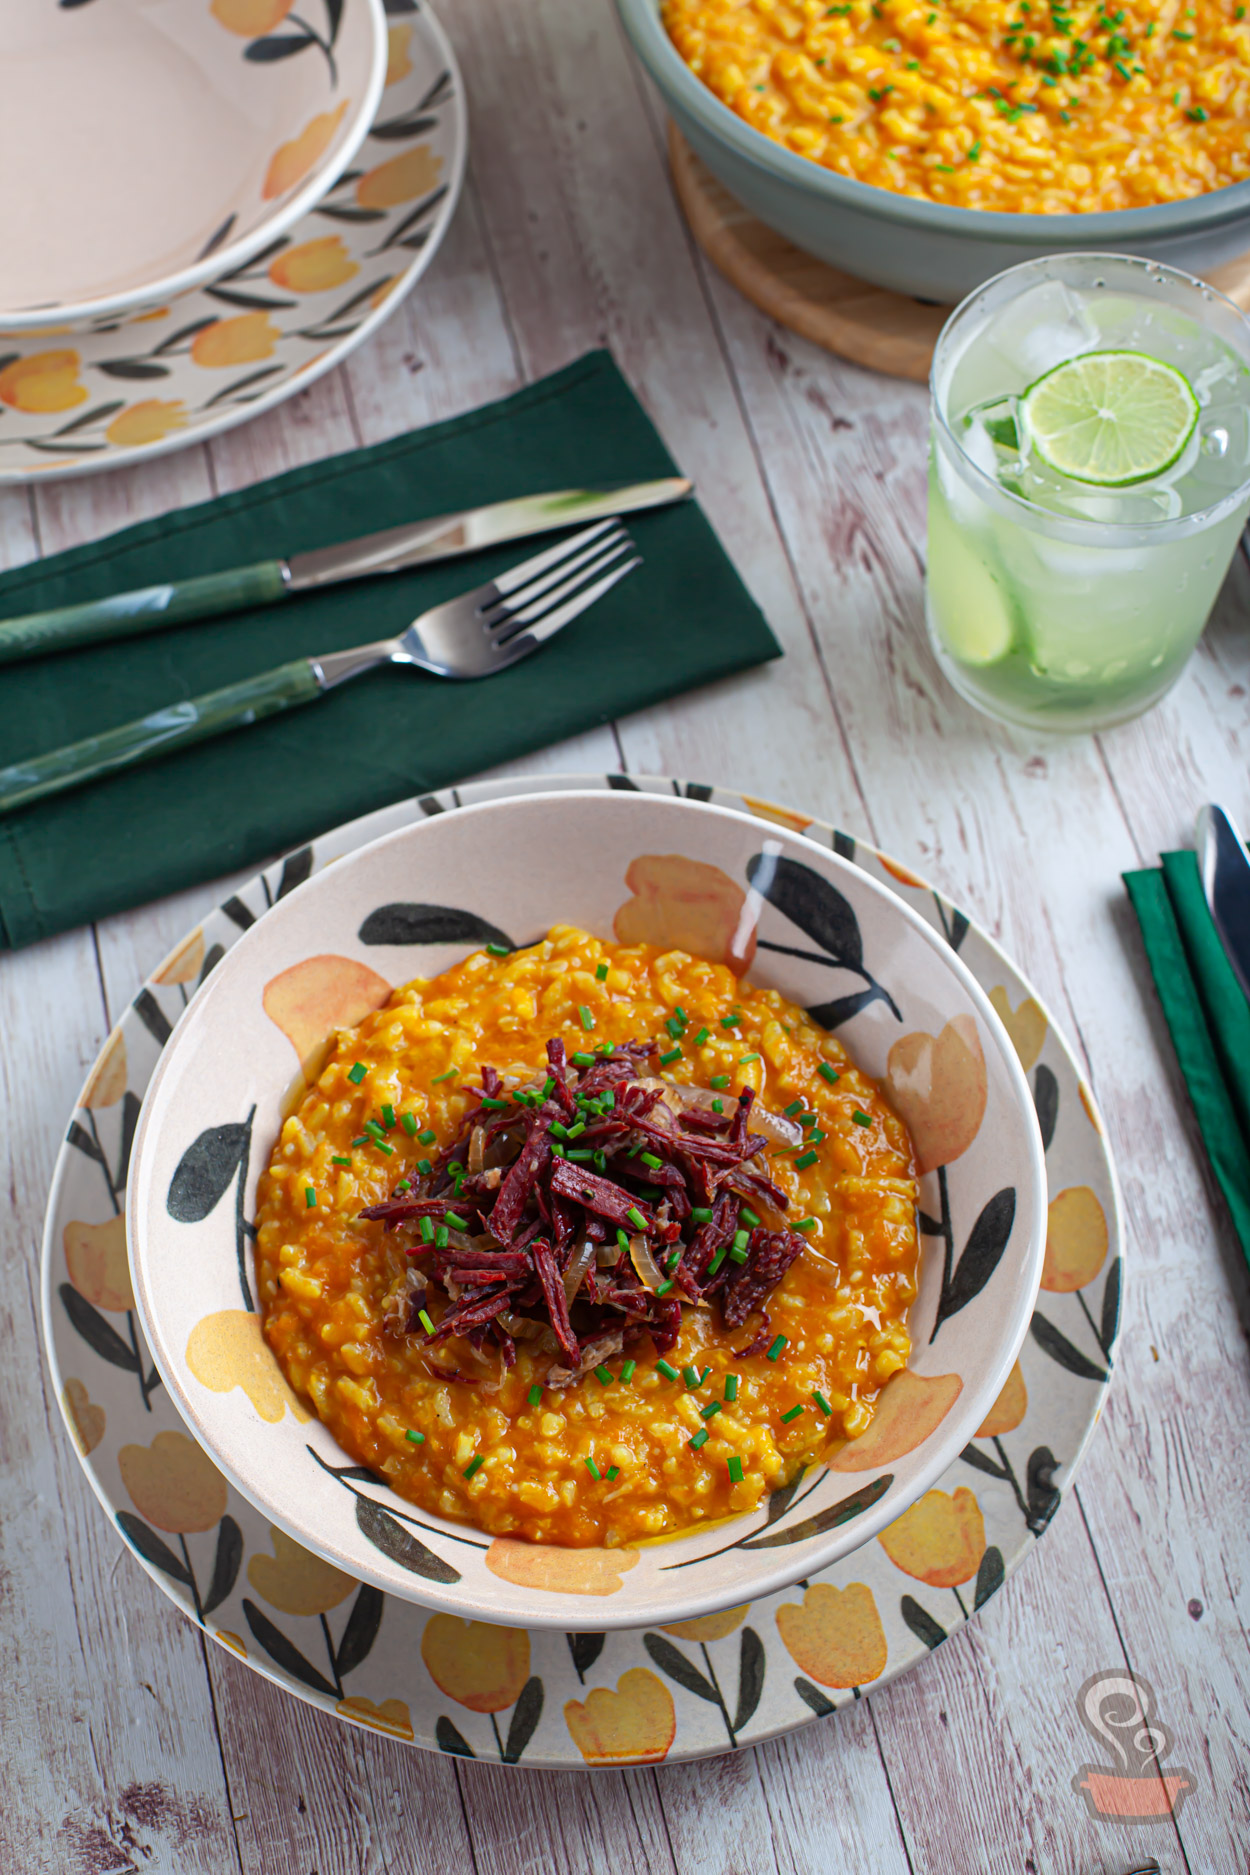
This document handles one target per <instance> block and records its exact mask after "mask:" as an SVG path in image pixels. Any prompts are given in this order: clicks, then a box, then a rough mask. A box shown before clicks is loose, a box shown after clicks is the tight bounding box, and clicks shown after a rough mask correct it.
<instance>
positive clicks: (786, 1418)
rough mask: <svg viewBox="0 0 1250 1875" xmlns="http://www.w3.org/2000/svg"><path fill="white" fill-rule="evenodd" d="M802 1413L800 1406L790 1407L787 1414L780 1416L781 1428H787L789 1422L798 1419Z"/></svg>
mask: <svg viewBox="0 0 1250 1875" xmlns="http://www.w3.org/2000/svg"><path fill="white" fill-rule="evenodd" d="M802 1411H803V1408H802V1406H792V1407H791V1408H790V1411H789V1412H788V1413H783V1414H782V1415H781V1423H782V1425H783V1426H788V1425H789V1424H790V1421H791V1420H792V1419H798V1417H799V1416H800V1414H801V1413H802Z"/></svg>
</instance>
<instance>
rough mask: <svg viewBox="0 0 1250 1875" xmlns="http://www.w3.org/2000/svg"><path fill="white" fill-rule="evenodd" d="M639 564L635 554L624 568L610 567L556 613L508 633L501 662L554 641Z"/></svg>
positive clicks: (637, 556)
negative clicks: (548, 641)
mask: <svg viewBox="0 0 1250 1875" xmlns="http://www.w3.org/2000/svg"><path fill="white" fill-rule="evenodd" d="M641 565H642V555H641V554H636V555H635V557H634V558H633V559H632V560H626V562H625V564H624V565H623V566H615V567H613V569H612V571H611V572H610V573H605V574H604V576H603V578H602V579H601V580H597V581H596V583H595V584H594V585H593V586H588V587H586V589H585V590H584V591H583V592H579V593H578V594H577V595H576V597H575V598H572V599H570V600H569V601H568V603H567V604H566V605H562V606H561V607H560V608H559V610H558V611H555V612H548V613H546V614H545V616H544V617H543V618H541V619H540V620H539V621H538V622H537V623H536V624H534V625H528V626H523V627H522V628H521V630H519V631H517V632H513V633H511V634H510V635H509V636H508V637H507V638H506V639H505V640H504V641H503V644H502V647H501V649H502V653H503V660H504V662H507V661H509V658H510V657H516V656H521V657H523V656H524V655H525V653H526V651H528V650H529V649H531V648H533V647H535V646H537V645H540V644H545V643H546V641H547V639H548V638H554V636H555V634H556V633H557V632H558V631H562V630H563V629H564V627H565V626H566V625H568V624H569V623H571V621H572V620H573V619H575V618H577V617H578V616H579V614H580V613H582V612H584V611H585V610H586V608H587V607H588V606H592V605H594V603H595V601H596V600H597V599H602V597H603V595H604V593H605V592H609V591H611V589H612V587H613V586H615V585H616V583H617V581H618V580H622V579H624V578H625V575H626V574H627V573H632V572H633V570H634V568H635V567H636V566H641Z"/></svg>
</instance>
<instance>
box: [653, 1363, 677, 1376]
mask: <svg viewBox="0 0 1250 1875" xmlns="http://www.w3.org/2000/svg"><path fill="white" fill-rule="evenodd" d="M655 1365H656V1371H657V1372H658V1373H661V1374H663V1376H664V1378H665V1380H680V1379H681V1375H680V1374H679V1373H678V1371H677V1369H676V1368H675V1367H670V1366H669V1364H668V1362H667V1361H657V1362H656V1364H655Z"/></svg>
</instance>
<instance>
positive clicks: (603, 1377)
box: [595, 1367, 616, 1387]
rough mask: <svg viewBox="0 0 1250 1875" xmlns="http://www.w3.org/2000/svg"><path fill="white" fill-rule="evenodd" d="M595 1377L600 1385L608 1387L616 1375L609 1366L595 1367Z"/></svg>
mask: <svg viewBox="0 0 1250 1875" xmlns="http://www.w3.org/2000/svg"><path fill="white" fill-rule="evenodd" d="M595 1379H596V1380H597V1381H598V1382H599V1385H600V1386H601V1387H610V1386H611V1385H612V1382H613V1381H614V1380H615V1379H616V1375H615V1374H614V1373H613V1372H612V1369H611V1368H610V1367H596V1369H595Z"/></svg>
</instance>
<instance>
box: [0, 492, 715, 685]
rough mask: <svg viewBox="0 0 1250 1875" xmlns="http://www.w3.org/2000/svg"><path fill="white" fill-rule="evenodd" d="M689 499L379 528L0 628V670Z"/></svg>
mask: <svg viewBox="0 0 1250 1875" xmlns="http://www.w3.org/2000/svg"><path fill="white" fill-rule="evenodd" d="M692 492H693V484H692V483H691V482H688V481H686V480H685V478H684V477H682V476H676V475H674V476H668V477H666V478H665V479H664V480H662V481H658V482H633V483H630V484H628V485H627V486H625V487H622V488H564V489H560V490H558V491H557V492H556V493H554V494H549V495H522V496H519V497H518V498H517V499H516V500H514V501H496V502H492V503H491V505H490V506H489V507H486V508H466V509H464V510H463V511H462V512H461V513H459V514H440V515H436V516H435V517H434V518H433V519H432V520H428V521H412V522H409V523H408V524H407V525H406V526H404V527H388V528H384V529H383V530H382V532H381V533H379V534H365V535H363V536H362V537H361V538H360V539H359V540H345V541H342V542H341V543H340V544H339V545H338V546H336V547H318V548H316V549H314V550H313V552H311V553H296V554H292V555H291V557H290V559H288V560H260V561H257V563H256V564H255V565H254V566H235V567H229V568H227V570H226V571H225V572H222V573H203V574H200V575H199V576H198V577H196V578H194V579H183V580H176V581H173V582H171V583H170V584H169V585H166V586H143V587H140V588H139V589H138V590H137V591H135V592H121V593H115V594H114V595H113V596H112V597H111V598H108V599H91V600H88V601H87V602H86V604H84V605H67V606H60V607H58V608H57V609H56V610H55V611H52V612H30V613H28V614H26V616H25V617H22V618H8V619H0V664H11V663H15V662H16V661H17V660H18V659H19V658H33V657H42V656H43V654H44V653H45V652H48V651H67V650H68V649H69V648H70V647H71V646H72V645H85V644H101V643H103V642H104V641H105V640H107V639H110V638H131V637H134V636H136V635H137V634H139V633H140V632H154V631H163V630H164V628H165V626H166V625H180V624H181V623H182V622H183V621H184V620H185V619H192V618H208V617H209V616H210V615H211V614H213V613H218V612H241V611H243V610H244V609H245V608H247V607H250V606H258V605H273V604H275V603H276V602H277V601H278V600H280V599H287V598H294V597H295V596H296V595H297V594H299V593H302V592H314V591H315V590H316V589H317V587H319V586H336V585H338V584H339V582H340V581H342V580H349V579H371V578H374V577H375V576H376V575H378V574H380V573H398V572H400V571H401V569H403V568H405V567H411V566H421V565H424V564H425V563H426V562H428V561H431V560H451V559H456V558H458V557H459V556H460V555H462V554H467V553H477V552H479V551H480V550H481V549H482V548H484V547H495V546H499V545H500V544H501V543H503V542H505V541H511V540H524V539H525V538H526V536H527V535H530V534H546V533H550V532H552V531H553V530H554V529H555V528H560V527H580V526H584V525H585V523H586V522H588V521H598V520H602V519H606V518H607V517H608V516H609V515H614V514H636V513H638V511H639V510H640V509H643V508H662V507H665V506H667V505H668V504H669V503H670V502H674V501H684V500H685V499H686V498H687V496H689V495H690V494H691V493H692Z"/></svg>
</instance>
